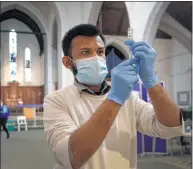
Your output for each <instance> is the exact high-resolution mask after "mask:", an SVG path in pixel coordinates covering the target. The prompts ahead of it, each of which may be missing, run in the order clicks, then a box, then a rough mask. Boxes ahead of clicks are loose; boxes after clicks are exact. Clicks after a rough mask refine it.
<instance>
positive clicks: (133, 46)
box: [130, 42, 151, 51]
mask: <svg viewBox="0 0 193 169" xmlns="http://www.w3.org/2000/svg"><path fill="white" fill-rule="evenodd" d="M138 46H146V47H147V48H148V49H149V48H151V47H150V46H149V45H148V44H147V43H146V42H135V43H134V44H133V45H132V46H131V48H130V50H131V51H133V50H134V49H135V48H136V47H138Z"/></svg>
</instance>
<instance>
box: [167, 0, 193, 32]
mask: <svg viewBox="0 0 193 169" xmlns="http://www.w3.org/2000/svg"><path fill="white" fill-rule="evenodd" d="M166 12H167V13H169V14H170V15H171V16H172V17H173V18H174V19H175V20H176V21H178V22H179V23H180V24H181V25H182V26H184V27H185V28H186V29H188V30H189V31H190V32H192V1H173V2H171V3H170V5H169V6H168V8H167V10H166Z"/></svg>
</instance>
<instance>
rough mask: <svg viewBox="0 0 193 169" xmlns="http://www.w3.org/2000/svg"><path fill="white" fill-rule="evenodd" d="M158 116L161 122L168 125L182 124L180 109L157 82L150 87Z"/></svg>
mask: <svg viewBox="0 0 193 169" xmlns="http://www.w3.org/2000/svg"><path fill="white" fill-rule="evenodd" d="M148 93H149V96H150V98H151V101H152V104H153V107H154V110H155V113H156V117H157V119H158V120H159V122H160V123H161V124H163V125H165V126H167V127H176V126H180V109H179V108H178V106H177V105H176V104H175V103H174V102H173V101H172V99H171V98H170V96H169V95H168V94H167V92H166V91H165V90H164V88H163V87H162V86H161V85H160V84H157V85H156V86H154V87H153V88H150V89H148Z"/></svg>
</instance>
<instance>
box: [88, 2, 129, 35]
mask: <svg viewBox="0 0 193 169" xmlns="http://www.w3.org/2000/svg"><path fill="white" fill-rule="evenodd" d="M101 12H104V13H103V14H102V20H103V21H102V22H103V26H102V28H103V29H102V30H103V31H104V32H103V33H104V34H106V35H121V36H127V28H128V27H130V21H129V12H128V8H127V6H126V3H125V2H111V3H110V2H108V1H107V2H93V5H92V8H91V12H90V15H89V19H88V23H91V24H93V25H97V21H98V18H100V13H101ZM114 13H116V14H115V16H113V14H114ZM109 17H110V18H109ZM113 18H114V19H116V18H117V20H116V21H115V20H113ZM99 20H100V19H99ZM104 20H105V22H104ZM112 20H113V22H111V21H112ZM107 22H109V23H107ZM114 22H116V23H115V25H113V24H114ZM117 22H119V23H117ZM105 24H107V25H106V26H105ZM108 25H110V26H108ZM112 25H113V26H112ZM116 27H117V28H116ZM113 28H115V29H113Z"/></svg>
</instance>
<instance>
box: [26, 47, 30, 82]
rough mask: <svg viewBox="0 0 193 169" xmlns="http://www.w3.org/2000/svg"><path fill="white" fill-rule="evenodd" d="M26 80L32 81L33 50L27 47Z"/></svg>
mask: <svg viewBox="0 0 193 169" xmlns="http://www.w3.org/2000/svg"><path fill="white" fill-rule="evenodd" d="M25 81H26V82H31V50H30V48H25Z"/></svg>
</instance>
